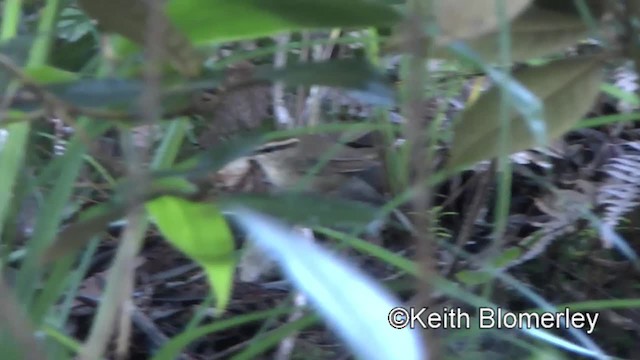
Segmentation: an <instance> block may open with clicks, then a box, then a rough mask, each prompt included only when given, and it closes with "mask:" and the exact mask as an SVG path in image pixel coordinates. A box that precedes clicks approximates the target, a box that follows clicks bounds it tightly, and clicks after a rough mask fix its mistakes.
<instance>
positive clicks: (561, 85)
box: [448, 58, 602, 168]
mask: <svg viewBox="0 0 640 360" xmlns="http://www.w3.org/2000/svg"><path fill="white" fill-rule="evenodd" d="M601 68H602V66H601V60H600V59H593V58H590V59H582V58H578V59H565V60H559V61H555V62H552V63H549V64H547V65H543V66H538V67H532V68H528V69H524V70H523V71H521V72H519V73H517V74H515V75H514V78H515V79H516V80H517V81H519V82H520V83H521V84H522V85H523V86H525V87H526V88H528V89H529V91H531V92H532V93H533V94H534V95H536V96H537V97H538V98H539V99H540V101H542V102H543V104H544V121H545V124H546V136H547V139H548V140H553V139H555V138H558V137H559V136H561V135H563V134H564V133H565V132H566V131H568V130H570V129H571V128H572V127H573V125H575V123H576V122H578V121H579V120H580V119H581V118H582V116H583V115H584V114H585V113H586V112H587V111H589V109H590V108H591V106H592V105H593V102H594V100H595V98H596V96H597V94H598V93H599V90H600V83H601V81H602V72H601ZM500 97H501V94H500V89H499V88H498V87H494V88H492V89H490V90H489V91H487V92H486V93H484V94H483V95H482V96H481V97H480V99H478V101H477V102H476V103H474V104H473V106H471V107H470V108H468V109H467V110H466V111H465V112H464V113H462V115H461V117H460V118H458V119H457V120H456V123H455V125H454V140H453V145H452V148H451V158H450V159H449V164H448V166H449V167H450V168H455V167H458V166H462V165H472V164H474V163H476V162H478V161H481V160H485V159H488V158H492V157H495V156H497V155H498V152H499V150H500V149H499V147H500V146H499V142H498V137H499V131H500V128H501V119H500V116H499V113H500V101H501V99H500ZM509 120H510V122H511V129H510V134H509V139H510V148H509V154H512V153H514V152H517V151H520V150H525V149H529V148H532V147H535V146H537V145H539V144H536V142H535V139H534V136H533V134H532V133H531V130H530V127H529V125H528V124H527V123H525V120H524V119H523V118H522V116H521V115H520V114H519V113H518V112H517V111H516V110H515V109H511V111H510V115H509Z"/></svg>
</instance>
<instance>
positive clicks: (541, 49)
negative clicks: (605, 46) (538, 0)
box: [433, 6, 589, 62]
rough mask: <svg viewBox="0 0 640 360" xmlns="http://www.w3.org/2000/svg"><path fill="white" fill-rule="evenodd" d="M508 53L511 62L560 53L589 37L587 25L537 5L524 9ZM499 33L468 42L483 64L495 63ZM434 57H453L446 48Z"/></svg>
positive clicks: (453, 54)
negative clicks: (484, 62)
mask: <svg viewBox="0 0 640 360" xmlns="http://www.w3.org/2000/svg"><path fill="white" fill-rule="evenodd" d="M510 30H511V31H510V34H509V36H510V38H511V43H510V46H511V49H510V50H511V53H510V55H509V56H510V57H511V59H512V60H513V61H514V62H518V61H525V60H529V59H532V58H537V57H541V56H545V55H548V54H552V53H554V52H558V51H561V50H563V49H565V48H567V47H568V46H571V45H574V44H576V43H577V42H578V41H580V40H581V39H584V38H585V37H587V36H588V34H589V28H588V26H587V25H586V24H585V23H584V22H583V21H582V19H581V18H580V17H579V16H578V15H575V14H565V13H560V12H556V11H551V10H545V9H540V8H538V7H536V6H533V7H531V8H530V9H527V10H526V11H525V12H524V13H522V14H521V15H520V16H518V17H517V18H516V19H515V20H514V21H513V22H512V23H511V26H510ZM500 36H501V35H500V33H499V32H498V31H492V32H491V33H488V34H485V35H482V36H480V37H477V38H474V39H469V40H467V41H466V45H467V46H469V47H470V48H471V49H472V50H473V51H474V52H476V53H477V54H478V56H480V57H481V58H482V59H483V60H484V61H486V62H497V61H498V60H499V54H500V51H499V49H500ZM433 56H434V57H440V58H455V57H456V56H457V54H456V53H455V52H452V51H451V49H449V48H447V47H439V48H437V49H436V50H435V52H434V55H433Z"/></svg>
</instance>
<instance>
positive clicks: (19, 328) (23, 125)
mask: <svg viewBox="0 0 640 360" xmlns="http://www.w3.org/2000/svg"><path fill="white" fill-rule="evenodd" d="M3 4H4V7H3V13H2V22H1V23H2V25H1V26H2V27H1V28H0V40H2V41H6V40H10V39H12V38H13V37H15V36H16V34H17V30H18V25H19V23H20V18H21V9H22V1H20V0H6V1H4V3H3ZM59 5H60V4H59V1H57V0H50V1H47V2H46V3H45V6H44V8H43V10H42V16H41V18H40V23H39V24H38V32H39V35H40V36H39V37H37V38H36V40H35V41H34V43H33V45H32V47H31V53H30V54H29V59H28V65H30V66H40V65H45V64H46V61H47V55H48V53H49V49H50V48H51V40H52V39H51V36H50V34H52V33H53V27H54V24H55V21H56V18H57V14H58V9H59ZM16 88H17V82H16V81H12V82H11V83H10V84H9V86H8V88H7V89H3V91H4V92H5V95H6V96H7V97H11V96H12V91H15V89H16ZM2 112H3V109H0V114H1V113H2ZM1 120H2V116H1V115H0V121H1ZM6 130H7V131H8V133H9V136H8V138H7V141H6V142H5V144H4V145H3V147H2V150H0V169H1V172H2V176H0V237H1V236H2V235H1V234H2V228H3V227H4V224H5V220H6V217H7V213H8V210H9V207H10V206H12V205H14V204H13V201H12V197H13V188H14V186H15V184H16V179H17V177H18V175H19V173H20V170H21V168H22V166H23V162H24V158H25V153H26V150H27V144H28V137H29V132H30V130H31V124H30V122H28V121H24V122H19V123H15V124H11V125H8V126H7V127H6ZM2 267H3V264H0V279H2V277H3V276H4V274H2V271H1V270H2ZM0 281H2V280H0ZM0 287H1V288H0V294H3V298H2V300H1V301H0V306H1V307H2V308H1V309H0V318H2V322H1V323H2V325H3V327H6V328H5V329H4V330H3V331H8V330H10V331H12V333H13V334H14V338H15V339H16V340H18V341H19V342H20V343H21V344H20V345H21V348H22V351H23V356H24V357H25V358H26V359H46V354H44V353H43V352H42V350H41V348H40V344H39V343H38V342H37V341H36V340H35V339H34V337H33V333H34V331H33V328H32V326H31V325H30V323H29V321H28V320H27V316H26V314H24V312H23V309H21V306H20V304H19V303H18V302H16V301H14V297H13V295H14V294H13V291H11V289H9V287H8V286H7V285H6V284H5V283H4V282H3V281H2V282H1V283H0Z"/></svg>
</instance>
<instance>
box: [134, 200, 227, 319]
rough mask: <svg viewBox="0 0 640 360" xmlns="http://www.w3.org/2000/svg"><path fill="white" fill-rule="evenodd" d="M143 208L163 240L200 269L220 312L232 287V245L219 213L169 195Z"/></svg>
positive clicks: (207, 205) (216, 210) (210, 208)
mask: <svg viewBox="0 0 640 360" xmlns="http://www.w3.org/2000/svg"><path fill="white" fill-rule="evenodd" d="M146 207H147V211H148V212H149V215H150V217H151V218H152V219H153V221H154V222H155V224H156V225H157V226H158V229H159V230H160V232H162V234H163V235H164V236H165V238H166V239H167V241H169V242H170V243H171V244H172V245H173V246H175V247H176V248H177V249H178V250H180V251H182V252H183V253H184V254H185V255H186V256H188V257H190V258H191V259H193V260H194V261H195V262H197V263H198V264H199V265H200V266H202V267H203V268H204V271H205V273H206V274H207V278H208V280H209V283H210V284H211V288H212V289H213V292H214V294H215V295H216V307H217V309H218V310H220V311H221V310H224V309H225V308H226V306H227V304H228V302H229V299H230V297H231V287H232V285H233V276H234V272H235V259H234V256H233V255H234V250H235V242H234V239H233V235H232V233H231V230H230V229H229V227H228V226H227V221H226V219H225V218H224V216H223V215H222V213H221V212H220V211H218V209H217V208H216V207H215V206H213V205H211V204H203V203H196V202H192V201H188V200H185V199H182V198H177V197H171V196H163V197H160V198H158V199H155V200H153V201H149V202H148V203H147V205H146Z"/></svg>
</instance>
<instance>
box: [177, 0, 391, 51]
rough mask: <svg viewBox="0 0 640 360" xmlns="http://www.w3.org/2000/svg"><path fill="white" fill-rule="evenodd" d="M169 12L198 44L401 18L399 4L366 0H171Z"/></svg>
mask: <svg viewBox="0 0 640 360" xmlns="http://www.w3.org/2000/svg"><path fill="white" fill-rule="evenodd" d="M167 13H168V15H169V17H170V18H171V19H172V20H173V22H174V23H175V24H176V26H177V27H178V28H179V29H180V30H182V32H183V33H184V34H186V35H187V36H188V37H189V38H190V39H191V41H193V42H194V43H196V44H198V43H206V42H211V41H229V40H241V39H247V38H255V37H259V36H268V35H273V34H276V33H279V32H284V31H298V30H303V29H317V28H336V27H368V26H390V25H394V24H396V23H397V22H398V21H399V20H400V19H401V16H400V14H399V13H398V12H397V11H395V10H394V8H393V7H391V6H388V5H385V4H382V3H379V2H376V1H366V0H351V1H342V0H323V1H313V0H272V1H262V0H239V1H228V0H171V1H169V3H168V4H167Z"/></svg>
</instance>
